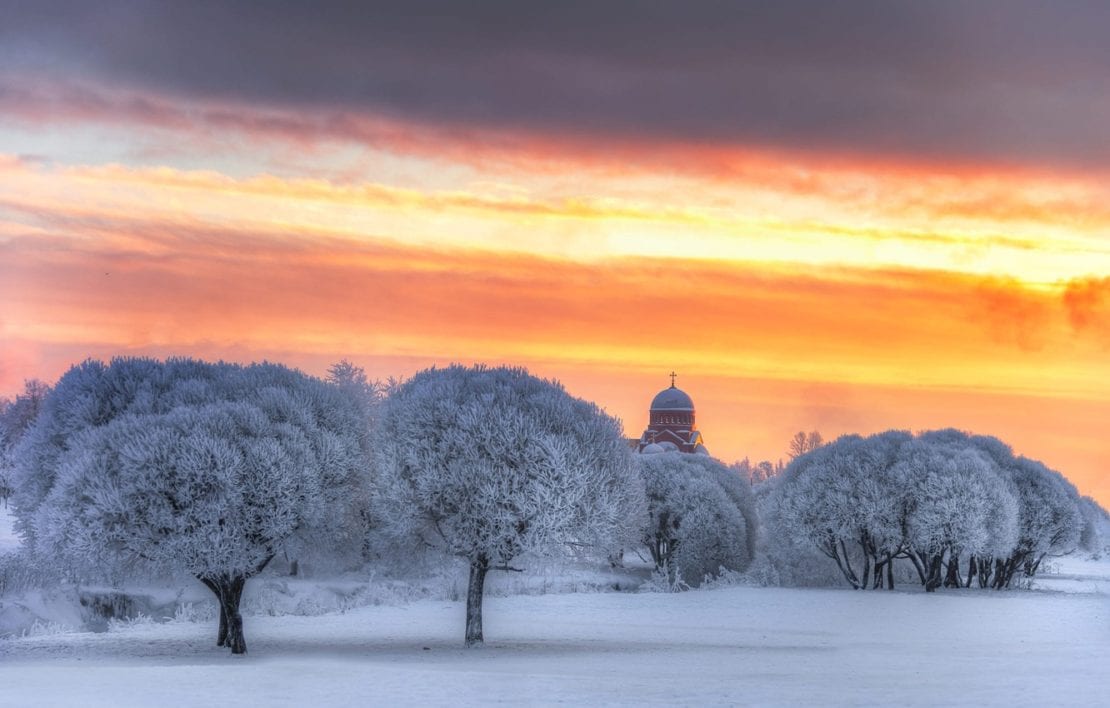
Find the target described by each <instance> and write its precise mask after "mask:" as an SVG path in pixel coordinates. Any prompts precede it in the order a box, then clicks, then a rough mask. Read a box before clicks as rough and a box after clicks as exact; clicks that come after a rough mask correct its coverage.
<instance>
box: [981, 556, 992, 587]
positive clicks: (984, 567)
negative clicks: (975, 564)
mask: <svg viewBox="0 0 1110 708" xmlns="http://www.w3.org/2000/svg"><path fill="white" fill-rule="evenodd" d="M993 565H994V564H993V563H992V562H991V559H990V558H980V559H979V587H981V588H988V587H990V584H991V568H992V567H993Z"/></svg>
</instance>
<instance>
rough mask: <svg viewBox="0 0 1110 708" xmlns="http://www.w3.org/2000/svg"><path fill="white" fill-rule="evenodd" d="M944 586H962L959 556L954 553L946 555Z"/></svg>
mask: <svg viewBox="0 0 1110 708" xmlns="http://www.w3.org/2000/svg"><path fill="white" fill-rule="evenodd" d="M944 587H946V588H961V587H963V583H961V582H960V557H959V556H958V555H956V554H955V553H953V554H952V555H950V556H949V557H948V564H947V568H946V572H945V574H944Z"/></svg>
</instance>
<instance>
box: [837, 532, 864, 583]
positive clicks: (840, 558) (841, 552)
mask: <svg viewBox="0 0 1110 708" xmlns="http://www.w3.org/2000/svg"><path fill="white" fill-rule="evenodd" d="M832 550H833V552H832V557H833V560H835V561H836V565H837V567H839V568H840V572H841V573H843V575H844V579H845V580H847V581H848V584H849V585H851V586H852V589H854V590H859V588H860V584H859V578H858V577H856V572H855V571H854V570H852V563H851V561H850V560H849V559H848V549H847V548H845V547H844V542H843V541H841V542H840V544H839V545H837V544H836V543H835V542H834V543H833V547H832Z"/></svg>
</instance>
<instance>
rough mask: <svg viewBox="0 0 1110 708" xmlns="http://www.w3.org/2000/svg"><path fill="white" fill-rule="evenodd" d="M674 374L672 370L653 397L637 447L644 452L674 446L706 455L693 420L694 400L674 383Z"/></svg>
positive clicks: (677, 448) (684, 450)
mask: <svg viewBox="0 0 1110 708" xmlns="http://www.w3.org/2000/svg"><path fill="white" fill-rule="evenodd" d="M676 377H677V374H675V373H674V372H671V387H670V388H665V389H663V390H662V391H660V392H659V393H658V394H656V396H655V398H653V399H652V401H651V409H650V410H649V411H648V427H647V429H645V430H644V434H643V435H641V436H640V442H639V444H638V445H637V450H638V451H639V452H641V453H644V454H651V453H656V452H671V451H674V450H677V451H679V452H687V453H697V454H701V455H708V454H709V451H708V450H707V449H706V448H705V441H704V439H703V438H702V435H701V433H700V432H698V428H697V424H696V422H695V411H694V401H693V400H692V399H691V398H690V396H689V395H687V394H686V392H685V391H683V390H682V389H680V388H677V387H676V386H675V385H674V380H675V378H676Z"/></svg>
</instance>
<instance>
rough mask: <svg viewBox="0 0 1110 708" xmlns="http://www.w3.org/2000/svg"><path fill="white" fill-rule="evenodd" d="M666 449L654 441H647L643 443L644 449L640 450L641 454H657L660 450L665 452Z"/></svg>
mask: <svg viewBox="0 0 1110 708" xmlns="http://www.w3.org/2000/svg"><path fill="white" fill-rule="evenodd" d="M666 451H667V449H666V448H665V447H663V446H662V445H658V444H656V443H648V444H647V445H644V449H643V450H640V454H641V455H658V454H659V453H661V452H666Z"/></svg>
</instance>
